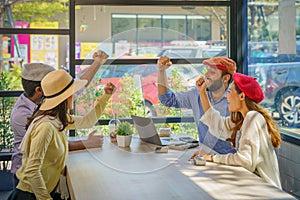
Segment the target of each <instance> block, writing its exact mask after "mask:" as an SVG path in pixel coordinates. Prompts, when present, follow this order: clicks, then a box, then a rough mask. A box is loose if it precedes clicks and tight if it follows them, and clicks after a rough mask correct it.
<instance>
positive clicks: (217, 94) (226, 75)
mask: <svg viewBox="0 0 300 200" xmlns="http://www.w3.org/2000/svg"><path fill="white" fill-rule="evenodd" d="M157 64H158V81H157V82H158V97H159V99H160V101H161V103H162V104H163V105H165V106H168V107H176V108H188V109H192V111H193V115H194V120H195V122H196V126H197V130H198V137H199V141H200V143H203V144H205V145H206V146H208V147H210V148H212V149H213V150H215V151H216V152H218V153H220V154H226V153H234V152H236V150H235V149H233V148H232V146H231V143H230V142H227V141H223V140H221V139H218V138H217V137H215V136H213V135H212V134H211V133H210V132H209V130H208V126H207V125H205V124H204V123H202V122H200V118H201V116H202V115H203V114H204V111H203V107H202V103H201V101H200V95H199V93H198V91H197V88H196V87H194V88H192V89H189V90H187V91H185V92H174V91H172V90H171V89H170V88H169V86H168V82H167V80H168V78H167V75H166V69H167V68H168V67H170V66H171V64H172V63H171V62H170V59H169V58H168V57H166V56H162V57H160V58H159V59H158V61H157ZM203 64H204V65H206V66H207V72H206V73H205V79H206V84H207V88H208V90H207V95H208V98H209V100H210V102H211V104H212V106H213V107H214V108H215V109H216V110H217V111H219V112H220V114H221V115H222V116H228V115H229V114H230V112H229V111H228V102H227V100H226V98H225V95H226V93H227V89H228V86H229V83H230V82H231V81H232V74H233V73H234V72H235V71H236V63H235V62H234V61H233V60H232V59H230V58H227V57H221V56H219V57H214V58H210V59H208V60H204V61H203Z"/></svg>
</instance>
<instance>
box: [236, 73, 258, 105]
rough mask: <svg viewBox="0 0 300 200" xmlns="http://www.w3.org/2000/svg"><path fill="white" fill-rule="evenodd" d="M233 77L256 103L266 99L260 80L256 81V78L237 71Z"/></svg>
mask: <svg viewBox="0 0 300 200" xmlns="http://www.w3.org/2000/svg"><path fill="white" fill-rule="evenodd" d="M232 78H233V81H234V83H235V84H236V85H237V87H238V88H239V89H240V90H241V91H242V92H243V93H244V94H245V95H246V96H247V97H249V98H250V99H252V100H253V101H255V102H256V103H259V102H261V101H262V100H263V99H264V93H263V91H262V89H261V87H260V86H259V84H258V82H257V81H256V78H253V77H251V76H247V75H244V74H240V73H237V72H236V73H234V74H233V76H232Z"/></svg>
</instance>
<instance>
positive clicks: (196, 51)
mask: <svg viewBox="0 0 300 200" xmlns="http://www.w3.org/2000/svg"><path fill="white" fill-rule="evenodd" d="M225 49H226V47H225V46H207V45H204V46H168V47H164V48H163V49H162V51H161V52H160V53H158V54H157V57H160V56H168V57H170V58H211V57H214V56H216V55H217V54H219V53H220V52H222V51H224V50H225Z"/></svg>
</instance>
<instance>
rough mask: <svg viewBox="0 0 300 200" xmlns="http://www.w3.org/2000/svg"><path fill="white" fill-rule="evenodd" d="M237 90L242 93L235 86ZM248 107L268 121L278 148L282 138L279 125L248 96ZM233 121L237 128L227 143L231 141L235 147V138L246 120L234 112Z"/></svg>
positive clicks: (273, 141)
mask: <svg viewBox="0 0 300 200" xmlns="http://www.w3.org/2000/svg"><path fill="white" fill-rule="evenodd" d="M235 89H236V91H237V93H238V94H240V93H242V91H241V90H240V89H239V88H238V87H237V85H235ZM245 99H246V106H247V107H248V109H249V110H250V111H251V110H255V111H257V112H259V113H260V114H262V115H263V117H264V118H265V120H266V123H267V126H268V132H269V134H270V136H271V142H272V144H273V146H274V147H275V148H278V147H279V146H280V144H281V136H280V133H279V130H278V125H277V123H276V122H275V121H274V120H273V119H272V117H271V116H270V115H269V113H268V112H267V110H266V109H264V108H263V107H262V106H260V105H259V104H258V103H256V102H255V101H253V100H251V99H250V98H248V97H247V96H246V98H245ZM231 121H232V122H233V123H235V126H234V127H233V129H232V134H231V137H230V138H227V139H226V141H230V142H231V143H232V144H233V146H235V138H236V134H237V131H238V130H240V129H241V127H242V124H243V121H244V118H243V116H242V114H241V113H240V112H233V113H231Z"/></svg>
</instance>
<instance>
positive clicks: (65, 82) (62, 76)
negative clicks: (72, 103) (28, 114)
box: [40, 69, 87, 110]
mask: <svg viewBox="0 0 300 200" xmlns="http://www.w3.org/2000/svg"><path fill="white" fill-rule="evenodd" d="M86 84H87V80H74V79H73V78H72V76H71V75H70V74H68V73H67V72H66V71H65V70H63V69H58V70H55V71H52V72H49V73H48V74H47V75H46V76H45V77H44V78H43V80H42V82H41V86H42V89H43V92H44V97H45V98H44V100H43V102H42V105H41V107H40V110H50V109H52V108H55V107H56V106H57V105H59V104H60V103H61V102H63V101H64V100H66V99H67V98H68V97H70V96H71V95H73V94H74V93H75V92H77V91H78V90H80V89H81V88H83V87H84V86H85V85H86Z"/></svg>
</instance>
